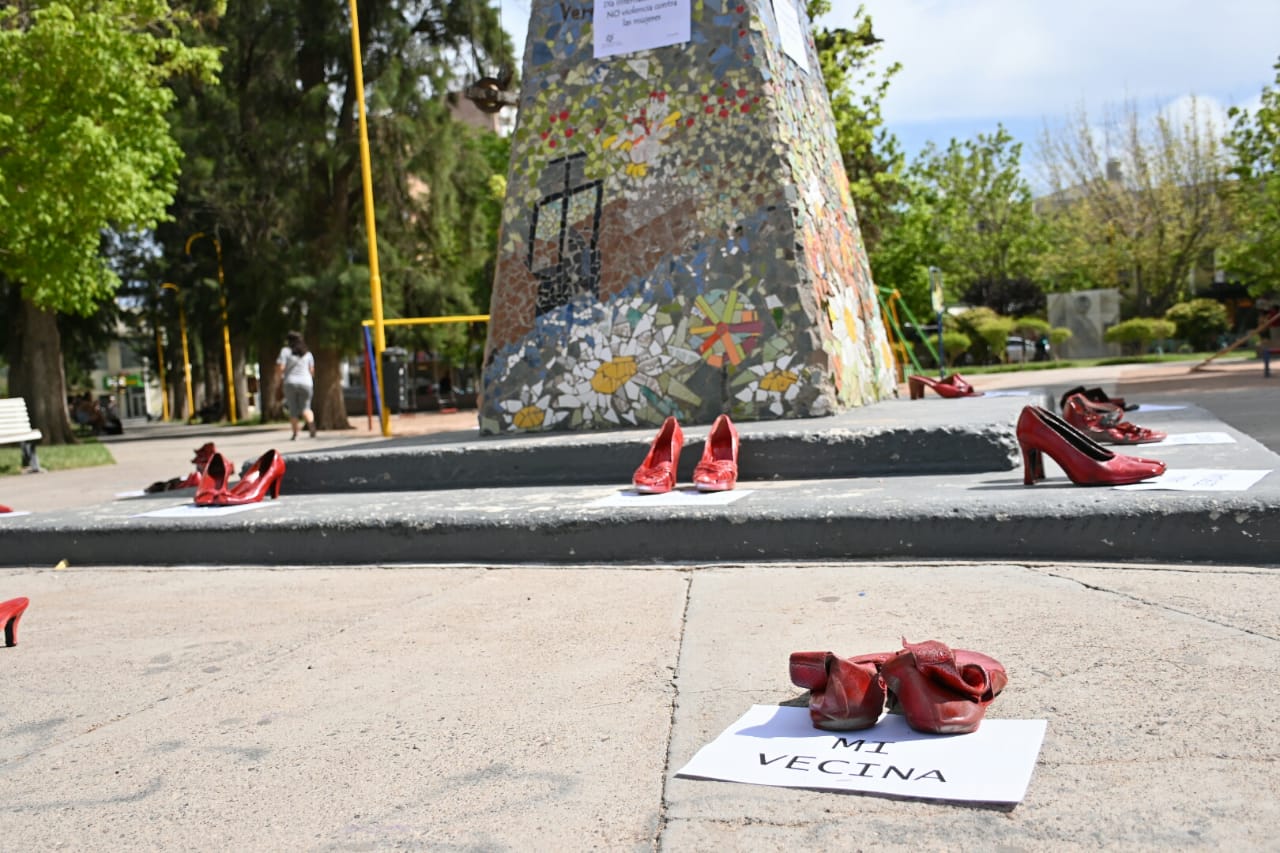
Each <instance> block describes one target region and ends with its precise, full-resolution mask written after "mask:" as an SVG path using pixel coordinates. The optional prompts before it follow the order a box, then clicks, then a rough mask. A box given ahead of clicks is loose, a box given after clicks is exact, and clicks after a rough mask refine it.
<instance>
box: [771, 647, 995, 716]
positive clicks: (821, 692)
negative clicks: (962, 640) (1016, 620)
mask: <svg viewBox="0 0 1280 853" xmlns="http://www.w3.org/2000/svg"><path fill="white" fill-rule="evenodd" d="M790 663H791V683H793V684H795V685H796V686H797V687H803V688H805V689H806V690H808V691H809V718H810V719H811V720H813V724H814V726H816V727H817V728H820V729H827V730H829V731H850V730H853V729H867V728H870V727H871V726H874V725H875V724H876V723H877V722H878V721H879V720H880V715H881V714H882V713H884V710H885V708H886V706H888V707H890V708H894V707H897V708H900V709H901V710H902V713H903V715H904V716H905V717H906V718H907V725H909V726H911V728H913V729H915V730H916V731H918V732H928V733H930V734H966V733H968V732H973V731H977V729H978V726H979V725H980V724H981V723H982V718H983V716H984V715H985V714H986V712H987V706H988V705H990V704H991V702H992V700H994V699H995V698H996V697H997V696H999V695H1000V691H1002V690H1004V688H1005V685H1006V684H1008V683H1009V676H1008V675H1007V674H1006V673H1005V671H1004V667H1003V666H1001V664H1000V662H999V661H997V660H995V659H994V658H990V657H987V656H986V655H984V654H981V653H979V652H970V651H965V650H964V649H954V650H953V649H951V648H948V647H947V646H946V645H944V644H943V643H939V642H937V641H936V640H929V641H927V642H924V643H908V642H907V641H906V639H905V638H904V639H903V641H902V651H900V652H882V653H879V654H872V655H861V656H859V657H852V658H842V657H838V656H836V655H835V654H833V653H832V652H794V653H792V655H791V662H790Z"/></svg>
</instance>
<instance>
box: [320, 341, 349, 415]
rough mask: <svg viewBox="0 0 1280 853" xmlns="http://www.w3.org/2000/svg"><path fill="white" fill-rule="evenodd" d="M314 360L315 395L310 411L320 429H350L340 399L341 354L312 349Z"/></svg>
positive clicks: (332, 350)
mask: <svg viewBox="0 0 1280 853" xmlns="http://www.w3.org/2000/svg"><path fill="white" fill-rule="evenodd" d="M311 353H312V355H313V356H315V360H316V377H315V394H314V395H313V396H312V398H311V410H312V411H313V412H315V415H316V424H317V425H318V426H319V427H320V429H351V428H352V427H351V422H350V421H348V420H347V405H346V403H345V402H343V399H342V369H341V365H342V353H341V352H339V351H338V350H337V349H336V348H334V347H325V348H323V349H313V350H312V351H311Z"/></svg>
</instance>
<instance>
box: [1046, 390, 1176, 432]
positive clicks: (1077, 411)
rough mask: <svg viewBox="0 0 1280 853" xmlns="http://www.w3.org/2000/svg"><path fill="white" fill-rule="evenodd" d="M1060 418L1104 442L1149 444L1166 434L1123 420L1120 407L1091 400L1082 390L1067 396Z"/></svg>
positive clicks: (1122, 412) (1122, 411)
mask: <svg viewBox="0 0 1280 853" xmlns="http://www.w3.org/2000/svg"><path fill="white" fill-rule="evenodd" d="M1062 419H1063V420H1064V421H1066V422H1067V423H1069V424H1071V425H1072V426H1073V427H1075V428H1076V429H1078V430H1080V431H1081V432H1082V433H1084V434H1085V435H1087V436H1089V437H1090V438H1092V439H1093V440H1094V441H1099V442H1105V443H1107V444H1151V443H1152V442H1156V441H1162V440H1163V439H1164V438H1166V437H1167V436H1168V433H1164V432H1161V431H1160V430H1155V429H1147V428H1145V427H1140V426H1138V425H1137V424H1131V423H1129V422H1128V421H1126V420H1124V410H1123V409H1121V408H1119V407H1116V406H1114V405H1112V406H1104V405H1100V404H1097V403H1091V402H1090V401H1089V400H1088V399H1087V398H1086V397H1085V396H1084V395H1083V394H1073V395H1072V396H1070V397H1068V398H1067V400H1066V403H1065V404H1064V405H1063V408H1062Z"/></svg>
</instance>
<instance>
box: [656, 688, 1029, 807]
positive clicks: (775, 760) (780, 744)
mask: <svg viewBox="0 0 1280 853" xmlns="http://www.w3.org/2000/svg"><path fill="white" fill-rule="evenodd" d="M1045 727H1046V723H1045V721H1044V720H984V721H983V723H982V725H981V726H980V727H979V728H978V730H977V731H976V732H974V733H973V734H968V735H930V734H922V733H920V732H916V731H913V730H912V729H911V728H910V727H909V726H907V723H906V720H905V719H903V718H902V717H900V716H897V715H893V714H889V715H886V716H885V717H884V718H883V719H881V721H880V722H879V723H877V724H876V725H875V726H874V727H872V728H869V729H863V730H861V731H854V732H826V731H822V730H820V729H815V728H814V727H813V723H812V722H810V720H809V709H808V708H794V707H779V706H774V705H753V706H752V707H751V710H750V711H747V713H745V714H743V715H742V717H741V718H740V719H739V720H738V721H737V722H736V723H734V724H733V725H731V726H730V727H729V728H728V729H726V730H725V731H724V733H723V734H721V735H720V736H719V737H717V738H716V739H715V740H713V741H712V742H711V743H709V744H707V745H706V746H704V747H703V748H702V749H700V750H698V754H697V755H695V756H694V757H693V759H692V760H691V761H690V762H689V763H688V764H686V765H685V766H684V767H682V768H680V770H679V772H678V773H677V774H676V775H677V776H686V777H692V778H699V779H719V780H722V781H725V782H745V783H747V784H749V785H774V786H778V787H782V788H813V789H817V790H820V791H861V792H869V793H877V794H892V795H895V796H900V797H915V798H920V799H927V800H954V801H963V802H981V803H1016V802H1020V801H1021V800H1022V798H1023V797H1024V796H1026V793H1027V786H1028V785H1029V784H1030V783H1031V773H1032V771H1033V770H1035V766H1036V758H1037V756H1038V755H1039V754H1040V744H1041V742H1042V741H1043V740H1044V732H1045Z"/></svg>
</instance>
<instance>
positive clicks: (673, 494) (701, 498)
mask: <svg viewBox="0 0 1280 853" xmlns="http://www.w3.org/2000/svg"><path fill="white" fill-rule="evenodd" d="M749 494H751V489H741V490H739V489H733V490H731V491H728V492H700V491H698V490H697V489H672V490H671V491H669V492H664V493H663V494H660V495H642V494H640V493H639V492H637V491H636V490H635V489H627V490H626V491H623V492H617V493H616V494H612V495H610V496H609V497H607V498H601V499H600V500H598V501H592V502H591V503H589V504H587V506H626V507H631V508H633V509H634V508H636V507H652V506H727V505H728V504H731V503H733V502H734V501H736V500H741V499H742V498H745V497H746V496H747V495H749Z"/></svg>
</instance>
